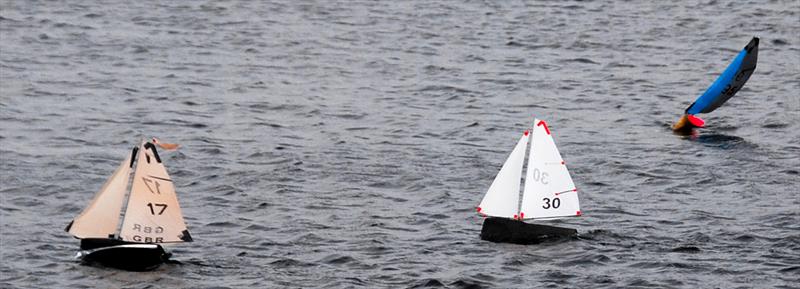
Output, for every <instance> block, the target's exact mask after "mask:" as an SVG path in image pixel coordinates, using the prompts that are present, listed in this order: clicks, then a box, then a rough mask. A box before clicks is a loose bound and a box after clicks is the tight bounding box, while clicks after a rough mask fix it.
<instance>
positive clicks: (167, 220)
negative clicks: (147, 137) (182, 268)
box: [120, 143, 192, 243]
mask: <svg viewBox="0 0 800 289" xmlns="http://www.w3.org/2000/svg"><path fill="white" fill-rule="evenodd" d="M120 237H121V238H122V240H125V241H129V242H139V243H169V242H191V241H192V238H191V236H190V235H189V231H187V230H186V223H184V220H183V214H182V213H181V208H180V205H178V197H177V196H176V195H175V187H174V185H173V184H172V180H171V179H170V178H169V175H168V174H167V170H166V168H164V165H163V164H162V163H161V159H160V158H159V156H158V152H157V151H156V148H155V146H154V145H153V144H151V143H146V144H145V145H144V146H143V147H142V148H141V149H140V150H139V156H138V163H137V164H136V171H135V173H134V176H133V185H132V186H131V194H130V198H129V199H128V207H127V209H126V210H125V217H124V220H123V222H122V230H121V231H120Z"/></svg>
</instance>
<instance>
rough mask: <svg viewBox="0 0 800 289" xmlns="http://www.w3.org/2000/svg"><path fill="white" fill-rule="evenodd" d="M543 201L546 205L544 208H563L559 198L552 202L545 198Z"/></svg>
mask: <svg viewBox="0 0 800 289" xmlns="http://www.w3.org/2000/svg"><path fill="white" fill-rule="evenodd" d="M542 201H544V205H542V208H545V209H550V208H553V209H558V207H561V199H559V198H553V200H552V201H551V200H550V198H543V199H542Z"/></svg>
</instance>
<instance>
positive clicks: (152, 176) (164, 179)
mask: <svg viewBox="0 0 800 289" xmlns="http://www.w3.org/2000/svg"><path fill="white" fill-rule="evenodd" d="M147 176H148V177H151V178H154V179H159V180H162V181H167V182H172V180H170V179H167V178H162V177H156V176H154V175H147Z"/></svg>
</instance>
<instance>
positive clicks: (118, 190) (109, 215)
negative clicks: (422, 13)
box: [69, 154, 131, 239]
mask: <svg viewBox="0 0 800 289" xmlns="http://www.w3.org/2000/svg"><path fill="white" fill-rule="evenodd" d="M130 177H131V154H128V157H127V158H125V160H124V161H122V163H121V164H120V165H119V167H118V168H117V170H116V171H114V174H112V175H111V177H110V178H109V179H108V180H107V181H106V183H105V184H103V187H102V188H101V189H100V191H98V192H97V194H95V195H94V198H93V199H92V201H91V202H90V203H89V206H87V207H86V208H85V209H83V212H81V214H80V215H78V216H77V217H75V219H74V220H73V221H72V225H71V226H70V227H69V233H70V234H72V235H73V236H75V237H78V238H81V239H84V238H108V237H109V236H110V235H114V234H115V233H116V232H117V225H119V213H120V211H122V203H123V201H124V199H125V191H126V190H127V189H128V181H129V180H130Z"/></svg>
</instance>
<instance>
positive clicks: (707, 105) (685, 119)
mask: <svg viewBox="0 0 800 289" xmlns="http://www.w3.org/2000/svg"><path fill="white" fill-rule="evenodd" d="M757 63H758V37H753V39H751V40H750V42H749V43H747V45H746V46H745V47H744V48H743V49H742V51H740V52H739V54H737V55H736V58H734V59H733V62H731V64H729V65H728V68H725V71H723V72H722V74H721V75H720V76H719V77H717V80H715V81H714V83H712V84H711V86H709V87H708V89H706V92H704V93H703V94H701V95H700V96H699V97H698V98H697V100H695V101H694V102H693V103H692V104H691V105H689V107H687V108H686V111H685V112H684V114H683V116H682V117H681V118H680V119H679V120H678V122H676V123H675V124H674V125H673V126H672V130H673V131H675V132H677V133H683V134H687V133H690V132H691V131H692V129H694V128H696V127H703V126H704V125H705V121H704V120H702V119H700V118H699V117H697V116H696V115H697V114H698V113H709V112H712V111H714V110H715V109H717V108H719V107H720V106H722V104H724V103H725V102H726V101H728V99H730V98H731V97H733V95H735V94H736V92H738V91H739V90H740V89H741V88H742V87H743V86H744V84H745V83H747V80H748V79H750V75H752V74H753V71H755V70H756V64H757Z"/></svg>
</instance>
